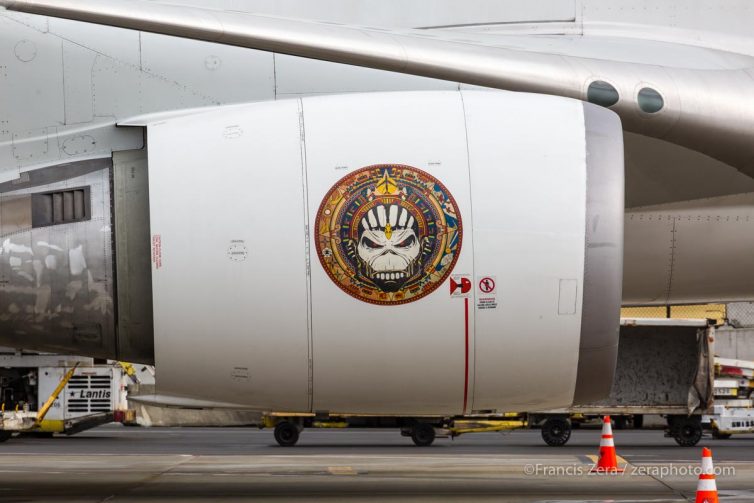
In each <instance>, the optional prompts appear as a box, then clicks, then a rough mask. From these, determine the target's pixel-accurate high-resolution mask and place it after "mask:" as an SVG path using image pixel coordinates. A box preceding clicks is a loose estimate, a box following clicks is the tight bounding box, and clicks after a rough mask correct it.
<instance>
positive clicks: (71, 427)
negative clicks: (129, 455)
mask: <svg viewBox="0 0 754 503" xmlns="http://www.w3.org/2000/svg"><path fill="white" fill-rule="evenodd" d="M127 379H128V374H127V371H126V370H125V369H124V368H123V367H122V366H121V365H119V364H117V363H101V364H95V363H94V362H93V360H92V359H91V358H79V357H70V356H61V355H54V354H47V353H27V352H19V351H13V350H8V351H7V352H0V442H1V441H6V440H8V439H9V438H11V437H12V436H13V434H15V433H21V434H34V435H38V436H40V435H41V436H51V435H53V434H54V433H64V434H67V435H73V434H75V433H78V432H80V431H83V430H86V429H89V428H94V427H96V426H99V425H101V424H105V423H109V422H112V421H114V420H117V419H118V418H117V417H116V416H118V415H122V414H119V413H121V412H122V411H121V409H125V390H126V385H125V384H126V381H127Z"/></svg>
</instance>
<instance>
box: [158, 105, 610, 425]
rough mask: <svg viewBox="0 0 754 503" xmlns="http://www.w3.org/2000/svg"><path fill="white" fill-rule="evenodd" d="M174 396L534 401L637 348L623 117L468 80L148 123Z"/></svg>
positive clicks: (444, 404) (164, 334)
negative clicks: (625, 333)
mask: <svg viewBox="0 0 754 503" xmlns="http://www.w3.org/2000/svg"><path fill="white" fill-rule="evenodd" d="M148 144H149V185H150V188H149V190H150V213H151V217H150V218H151V233H152V262H153V264H152V280H153V294H154V330H155V361H156V368H157V383H158V390H157V392H158V394H161V395H173V396H183V397H187V398H191V397H193V398H205V399H212V400H213V401H215V402H222V403H226V404H237V405H240V406H245V407H250V408H255V409H259V410H275V411H287V412H309V411H329V412H331V413H365V414H381V415H427V414H462V413H470V412H472V411H488V410H532V409H542V408H551V407H560V406H567V405H570V404H571V403H573V402H574V401H575V402H584V401H589V400H593V399H597V398H600V397H602V396H604V395H606V394H607V393H608V391H609V388H610V385H611V382H612V373H613V368H614V365H615V355H616V351H617V337H618V319H619V309H620V300H621V278H622V240H623V157H622V156H623V149H622V130H621V126H620V122H619V120H618V118H617V116H615V115H614V114H613V113H612V112H610V111H608V110H605V109H602V108H598V107H595V106H592V105H589V104H584V103H581V102H579V101H575V100H569V99H563V98H556V97H549V96H540V95H529V94H519V93H505V92H488V91H463V92H412V93H385V94H367V95H348V96H327V97H317V98H304V99H294V100H286V101H279V102H265V103H257V104H249V105H241V106H232V107H222V108H218V109H212V110H208V111H206V112H202V113H195V114H192V115H187V116H182V117H174V118H168V119H164V120H160V121H158V122H154V123H151V124H149V125H148Z"/></svg>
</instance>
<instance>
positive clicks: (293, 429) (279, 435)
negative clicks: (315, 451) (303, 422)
mask: <svg viewBox="0 0 754 503" xmlns="http://www.w3.org/2000/svg"><path fill="white" fill-rule="evenodd" d="M298 437H299V429H298V426H296V425H295V424H293V423H289V422H288V421H283V422H281V423H278V424H277V425H275V441H276V442H277V443H278V445H280V447H293V446H294V445H296V442H298Z"/></svg>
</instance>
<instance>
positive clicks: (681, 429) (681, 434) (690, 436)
mask: <svg viewBox="0 0 754 503" xmlns="http://www.w3.org/2000/svg"><path fill="white" fill-rule="evenodd" d="M702 433H703V432H702V422H701V421H700V420H699V419H698V418H689V417H684V418H678V419H676V420H675V421H674V423H673V426H672V427H671V435H672V437H673V439H675V441H676V443H677V444H678V445H680V446H681V447H694V446H695V445H696V444H698V443H699V441H700V440H701V439H702Z"/></svg>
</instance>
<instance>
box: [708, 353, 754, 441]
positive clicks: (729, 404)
mask: <svg viewBox="0 0 754 503" xmlns="http://www.w3.org/2000/svg"><path fill="white" fill-rule="evenodd" d="M714 389H715V405H714V406H713V408H712V411H711V413H710V414H706V415H704V416H703V417H702V422H703V423H705V424H709V428H710V429H711V430H712V436H713V437H715V438H718V439H726V438H730V437H731V435H736V434H741V433H754V400H752V397H753V396H754V361H748V360H736V359H730V358H715V388H714Z"/></svg>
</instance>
